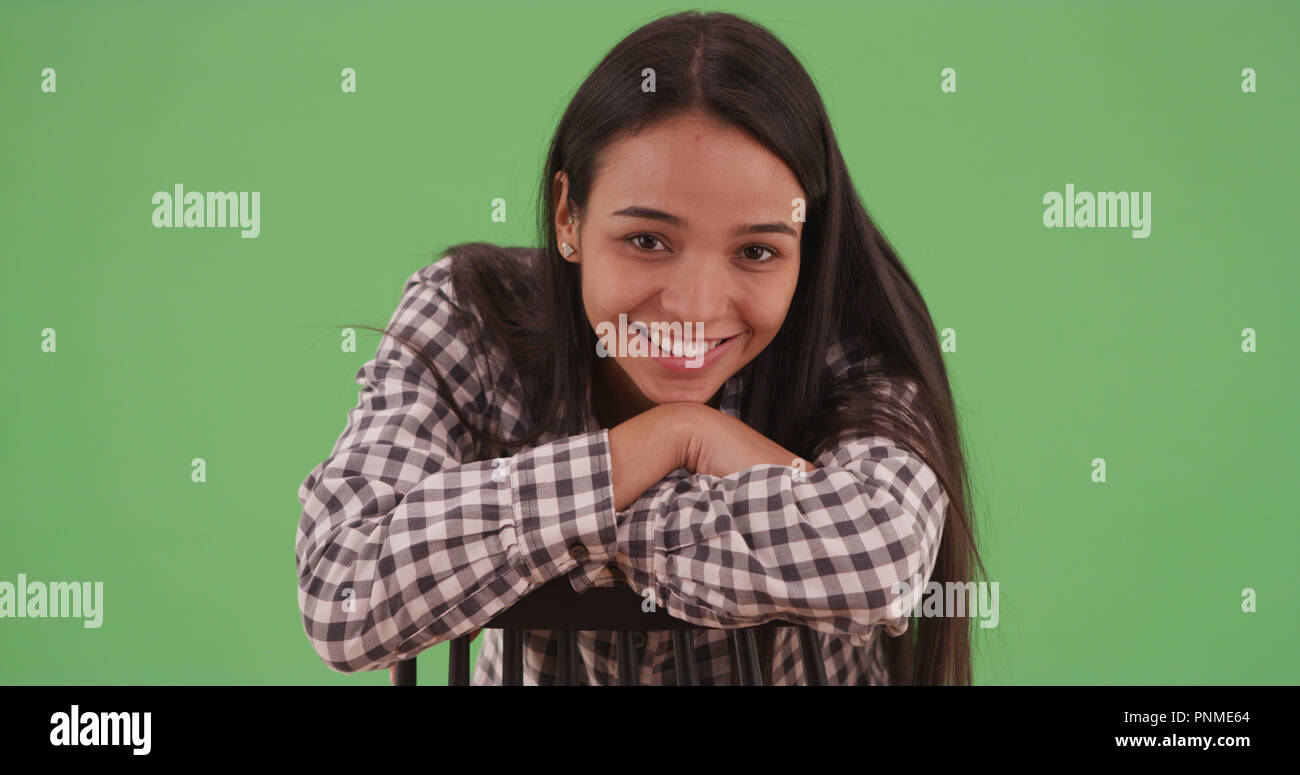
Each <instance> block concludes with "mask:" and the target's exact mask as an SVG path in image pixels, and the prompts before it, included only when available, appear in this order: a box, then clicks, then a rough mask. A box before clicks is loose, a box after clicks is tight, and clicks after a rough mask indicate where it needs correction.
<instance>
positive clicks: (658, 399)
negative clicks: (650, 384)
mask: <svg viewBox="0 0 1300 775" xmlns="http://www.w3.org/2000/svg"><path fill="white" fill-rule="evenodd" d="M643 392H644V391H643ZM717 392H718V388H716V387H714V388H684V387H683V388H676V389H669V390H655V391H651V392H646V393H645V395H646V397H647V398H649V399H650V400H651V401H653V402H654V403H656V404H671V403H677V402H687V403H695V404H706V403H708V402H709V399H711V398H713V395H714V394H715V393H717Z"/></svg>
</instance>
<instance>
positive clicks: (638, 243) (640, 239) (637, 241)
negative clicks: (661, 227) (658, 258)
mask: <svg viewBox="0 0 1300 775" xmlns="http://www.w3.org/2000/svg"><path fill="white" fill-rule="evenodd" d="M644 240H651V244H650V245H646V243H645V242H644ZM623 241H624V242H630V243H632V245H633V246H635V247H637V248H639V249H641V250H643V251H645V252H647V253H659V252H661V251H658V250H655V249H654V248H653V244H654V243H656V242H657V243H659V244H663V242H662V241H661V240H660V239H659V238H658V237H656V236H655V235H653V234H633V235H632V236H630V237H627V238H625V239H624V240H623Z"/></svg>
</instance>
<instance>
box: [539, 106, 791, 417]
mask: <svg viewBox="0 0 1300 775" xmlns="http://www.w3.org/2000/svg"><path fill="white" fill-rule="evenodd" d="M556 181H557V186H556V188H557V194H558V196H559V200H558V204H557V209H556V230H557V234H558V239H559V241H564V242H568V243H569V245H571V246H572V247H573V248H574V249H575V251H576V252H575V253H574V254H573V255H571V256H569V257H568V259H567V260H569V261H572V262H575V263H578V264H580V265H581V267H582V269H581V275H582V300H583V304H584V306H585V307H586V312H587V318H588V320H589V321H590V323H591V326H592V330H593V331H595V332H596V334H597V336H598V337H601V336H602V334H605V335H607V334H608V333H609V331H610V330H611V327H612V328H613V330H615V331H618V330H619V316H620V314H622V315H626V325H627V327H629V328H631V327H632V324H634V323H637V322H640V323H644V324H646V325H647V326H651V325H654V324H655V323H660V324H673V323H677V324H685V323H691V324H692V326H691V333H689V334H687V335H686V336H684V337H683V344H684V345H690V344H692V343H694V342H695V341H709V342H710V344H712V341H713V340H717V339H719V338H722V337H730V339H729V340H728V341H726V342H723V343H722V344H721V345H717V346H716V348H717V349H716V351H714V352H705V353H704V354H703V356H702V357H701V356H700V354H699V353H698V352H692V351H690V350H689V349H688V350H686V351H685V353H684V355H685V357H683V358H678V359H675V360H676V362H675V363H674V360H673V359H661V358H656V357H652V356H651V355H645V356H639V357H638V356H635V355H632V354H630V353H629V352H628V350H629V349H630V348H626V347H624V346H623V345H622V344H619V343H620V342H628V341H629V340H630V339H631V338H633V337H635V336H636V333H635V330H634V329H633V330H631V331H629V332H628V338H627V339H622V338H621V337H615V338H614V339H610V338H608V337H606V338H604V339H603V341H605V342H607V343H610V345H611V347H612V351H611V352H610V355H609V356H608V357H603V358H600V361H601V363H600V365H599V368H600V370H601V374H602V376H603V377H604V378H605V380H606V383H607V384H608V385H609V386H610V387H611V388H612V389H613V390H614V392H615V393H616V395H615V396H614V397H613V398H614V399H615V400H616V401H617V404H618V406H619V407H620V410H621V414H622V415H623V416H624V417H626V416H631V415H633V414H636V413H638V412H640V411H644V410H646V409H649V408H650V407H651V406H653V405H655V404H662V403H668V402H672V401H691V402H697V403H708V402H709V401H710V400H711V399H712V398H713V397H714V396H715V394H717V393H718V391H719V389H720V388H721V387H722V385H723V384H724V383H725V382H726V381H727V380H728V379H729V378H730V377H731V376H732V375H734V374H735V373H736V372H737V371H739V370H740V369H741V367H743V366H744V365H745V364H747V363H749V361H751V360H752V359H753V358H754V357H755V356H756V355H758V354H759V353H760V352H762V350H763V348H764V347H766V346H767V345H768V343H769V342H771V341H772V339H773V338H774V337H775V336H776V333H777V330H778V329H780V327H781V323H782V322H783V321H784V320H785V314H786V310H788V309H789V307H790V301H791V299H792V298H793V296H794V291H795V285H796V283H797V281H798V278H799V240H800V237H801V236H802V233H803V225H804V224H803V222H802V221H800V220H795V215H796V212H798V213H800V214H802V213H803V211H804V210H803V208H802V207H800V208H798V209H797V211H796V207H795V203H794V202H793V200H795V199H796V198H799V199H800V200H801V202H802V198H803V196H804V192H803V189H802V188H801V187H800V186H799V184H798V182H797V181H796V179H795V177H794V174H793V173H792V172H791V171H790V170H789V168H787V167H786V166H785V164H784V162H782V161H781V160H780V159H779V158H777V157H776V156H775V155H773V154H772V153H771V152H769V151H768V150H767V149H766V148H764V147H763V146H762V145H760V144H759V143H758V142H757V141H755V140H754V139H753V138H752V137H750V136H749V135H748V134H746V133H745V132H743V131H741V130H738V129H735V128H731V127H727V126H723V125H720V124H717V123H715V122H713V121H711V120H709V119H707V118H702V117H698V116H690V117H684V118H678V119H674V120H671V121H666V122H661V123H659V124H657V125H654V126H652V127H650V128H648V129H646V130H644V131H643V132H642V133H640V134H638V135H636V136H632V137H627V138H624V139H621V140H619V141H616V142H615V143H612V144H611V145H610V146H609V147H608V148H607V149H606V150H605V152H604V153H603V154H602V156H601V159H600V166H599V168H598V171H597V172H596V178H595V180H594V182H593V184H592V188H591V191H590V195H589V198H588V201H587V205H586V208H585V210H584V211H583V212H581V213H573V212H571V211H570V209H569V208H568V180H567V177H566V176H565V174H564V173H563V172H561V173H559V174H558V175H557V177H556ZM570 215H574V216H575V217H576V218H577V222H576V223H574V224H570V223H568V220H569V216H570ZM701 327H702V329H703V333H702V335H701V334H700V328H701ZM665 330H666V329H665ZM679 330H683V333H685V331H684V327H683V328H682V329H679ZM638 344H639V343H638ZM645 350H646V352H647V353H649V352H652V350H651V348H650V347H646V348H645ZM691 364H694V367H692V366H691Z"/></svg>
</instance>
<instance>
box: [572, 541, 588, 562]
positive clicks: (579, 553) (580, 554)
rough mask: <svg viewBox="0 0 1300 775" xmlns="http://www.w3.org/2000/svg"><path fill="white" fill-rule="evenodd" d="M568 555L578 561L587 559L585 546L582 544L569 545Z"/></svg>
mask: <svg viewBox="0 0 1300 775" xmlns="http://www.w3.org/2000/svg"><path fill="white" fill-rule="evenodd" d="M569 556H570V557H572V558H573V559H575V560H577V561H578V562H586V561H587V547H585V546H583V545H582V544H574V545H573V546H570V547H569Z"/></svg>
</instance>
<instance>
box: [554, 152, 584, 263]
mask: <svg viewBox="0 0 1300 775" xmlns="http://www.w3.org/2000/svg"><path fill="white" fill-rule="evenodd" d="M552 195H553V196H554V197H555V200H554V201H555V242H556V244H557V245H559V246H560V256H561V257H562V258H563V259H564V260H565V261H568V262H569V263H571V264H580V263H582V260H581V255H580V253H579V252H578V248H577V244H578V226H577V217H576V213H575V212H574V209H573V207H572V202H570V200H569V176H568V175H566V174H565V172H564V170H560V171H559V172H557V173H555V180H554V185H553V186H552Z"/></svg>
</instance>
